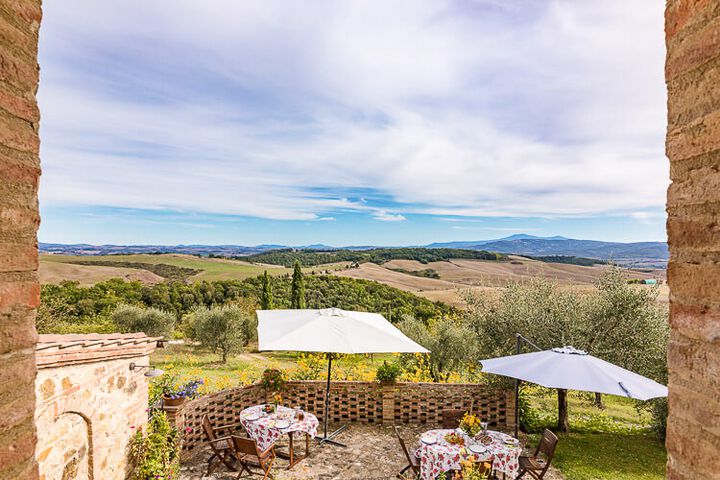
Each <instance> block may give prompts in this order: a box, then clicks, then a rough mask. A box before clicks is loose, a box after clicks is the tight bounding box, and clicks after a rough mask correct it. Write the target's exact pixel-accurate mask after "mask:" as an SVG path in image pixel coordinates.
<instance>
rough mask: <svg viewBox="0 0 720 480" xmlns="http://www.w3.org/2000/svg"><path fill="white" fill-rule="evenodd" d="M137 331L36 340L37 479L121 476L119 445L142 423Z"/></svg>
mask: <svg viewBox="0 0 720 480" xmlns="http://www.w3.org/2000/svg"><path fill="white" fill-rule="evenodd" d="M157 340H158V339H157V338H150V337H147V336H146V335H145V334H142V333H139V334H109V335H40V337H39V339H38V343H37V348H36V360H37V362H36V363H37V369H38V372H37V380H36V382H35V384H36V392H35V395H36V397H37V403H36V406H35V425H36V428H37V432H38V436H37V447H36V452H37V455H36V458H37V462H38V466H39V475H40V479H44V480H55V479H62V480H72V479H78V480H80V479H103V480H114V479H117V480H121V479H123V478H125V466H126V460H127V453H128V449H127V445H128V441H129V439H130V438H131V437H132V435H133V434H134V432H135V431H136V429H138V428H142V427H144V426H145V424H146V423H147V402H148V400H147V399H148V379H147V377H145V376H144V375H143V371H144V369H142V368H139V367H136V368H135V369H134V370H131V369H130V364H131V363H134V364H136V365H137V366H147V365H149V363H148V362H149V355H150V353H152V351H153V350H155V346H156V343H157Z"/></svg>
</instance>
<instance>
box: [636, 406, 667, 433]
mask: <svg viewBox="0 0 720 480" xmlns="http://www.w3.org/2000/svg"><path fill="white" fill-rule="evenodd" d="M638 410H649V411H650V417H651V422H650V427H651V428H652V430H653V431H654V432H655V433H657V434H658V436H659V437H660V439H662V440H665V435H666V433H667V417H668V401H667V398H654V399H652V400H648V401H647V402H642V403H641V404H640V405H639V406H638Z"/></svg>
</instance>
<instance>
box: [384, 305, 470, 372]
mask: <svg viewBox="0 0 720 480" xmlns="http://www.w3.org/2000/svg"><path fill="white" fill-rule="evenodd" d="M398 328H399V329H400V330H401V331H402V332H403V333H405V335H407V336H408V337H409V338H411V339H412V340H414V341H415V342H416V343H418V344H420V345H422V346H423V347H425V348H427V349H428V350H430V356H429V367H430V375H431V376H432V379H433V381H435V382H442V381H447V380H448V378H449V377H450V375H451V374H452V373H453V372H459V371H461V370H463V369H464V368H465V367H466V366H467V364H468V362H471V361H473V358H474V355H473V352H474V345H473V343H472V342H471V341H469V340H471V338H472V331H471V330H470V329H469V328H468V327H467V325H465V323H464V322H463V320H462V319H455V318H450V317H442V318H438V319H433V320H430V321H429V322H428V323H425V322H422V321H420V320H417V319H415V318H413V317H410V316H409V315H405V316H404V317H403V319H402V321H400V323H399V324H398Z"/></svg>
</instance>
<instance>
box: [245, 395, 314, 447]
mask: <svg viewBox="0 0 720 480" xmlns="http://www.w3.org/2000/svg"><path fill="white" fill-rule="evenodd" d="M264 407H265V405H255V406H252V407H249V408H246V409H245V410H243V411H242V412H240V423H241V424H242V426H243V428H244V429H245V431H246V432H247V433H248V435H249V436H250V438H252V439H253V440H255V441H256V442H257V444H258V448H259V449H260V450H261V451H263V450H266V449H268V448H270V447H271V446H272V445H273V444H274V443H275V442H277V440H278V439H279V438H280V437H281V436H282V435H285V434H290V433H292V432H303V433H306V434H308V435H310V436H311V437H314V436H315V435H316V434H317V429H318V425H319V422H318V419H317V417H316V416H315V415H313V414H312V413H308V412H303V413H304V418H303V419H302V420H298V419H297V418H296V412H295V410H293V409H292V408H287V407H283V406H278V409H277V412H275V413H265V412H264V411H263V409H264ZM258 416H259V418H257V419H255V417H258ZM281 420H287V421H288V422H290V426H288V427H287V428H277V427H276V425H277V423H278V422H279V421H281Z"/></svg>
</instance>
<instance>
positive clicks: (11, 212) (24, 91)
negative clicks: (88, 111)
mask: <svg viewBox="0 0 720 480" xmlns="http://www.w3.org/2000/svg"><path fill="white" fill-rule="evenodd" d="M41 16H42V13H41V8H40V1H39V0H3V1H2V2H0V365H1V366H2V367H1V368H0V480H5V479H19V478H22V479H35V478H37V467H36V464H35V461H34V456H33V452H34V445H35V428H34V425H33V406H34V405H35V397H34V379H35V359H34V344H35V309H36V308H37V306H38V303H39V297H40V291H39V286H38V281H37V275H36V271H37V266H38V260H37V240H36V235H35V234H36V231H37V227H38V224H39V222H40V217H39V214H38V207H37V187H38V177H39V175H40V162H39V157H38V150H39V138H38V124H39V120H40V114H39V112H38V108H37V104H36V101H35V92H36V90H37V85H38V64H37V46H38V28H39V25H40V18H41Z"/></svg>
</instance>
